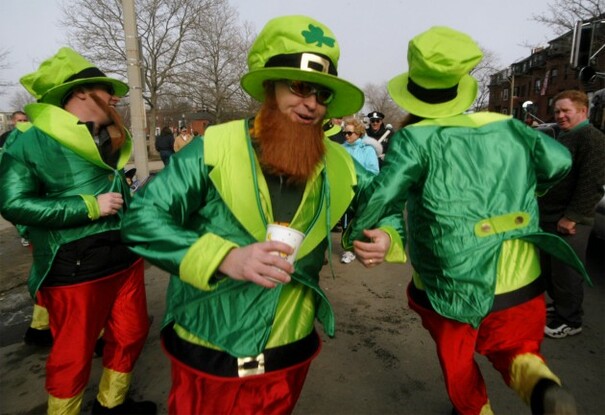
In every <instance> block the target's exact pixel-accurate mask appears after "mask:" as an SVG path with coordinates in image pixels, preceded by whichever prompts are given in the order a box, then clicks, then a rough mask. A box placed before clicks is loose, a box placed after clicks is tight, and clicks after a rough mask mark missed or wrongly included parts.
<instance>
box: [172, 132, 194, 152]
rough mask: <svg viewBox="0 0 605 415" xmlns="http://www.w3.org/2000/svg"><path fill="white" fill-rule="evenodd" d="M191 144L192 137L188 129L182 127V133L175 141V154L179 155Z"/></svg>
mask: <svg viewBox="0 0 605 415" xmlns="http://www.w3.org/2000/svg"><path fill="white" fill-rule="evenodd" d="M189 143H191V136H190V135H189V132H188V131H187V127H182V128H181V132H180V133H179V135H177V136H176V138H175V139H174V152H175V153H178V152H179V151H181V150H182V149H183V147H185V146H186V145H187V144H189Z"/></svg>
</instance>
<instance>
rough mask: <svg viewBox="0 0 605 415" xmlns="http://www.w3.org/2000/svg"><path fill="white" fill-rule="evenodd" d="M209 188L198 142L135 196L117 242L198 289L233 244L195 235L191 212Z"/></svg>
mask: <svg viewBox="0 0 605 415" xmlns="http://www.w3.org/2000/svg"><path fill="white" fill-rule="evenodd" d="M209 186H211V184H210V181H209V178H208V168H207V166H206V165H205V164H204V160H203V141H202V140H195V142H193V143H191V145H188V146H186V148H183V150H182V151H181V152H179V154H178V156H175V157H173V158H172V159H171V161H170V163H169V164H168V165H167V166H166V167H164V169H163V170H162V171H161V172H160V173H159V174H157V175H156V176H155V177H154V178H152V179H151V180H150V181H149V183H147V184H146V185H145V187H143V188H142V189H141V190H140V191H139V192H137V193H135V195H134V197H133V200H132V203H131V205H130V207H129V209H128V210H127V212H126V214H125V216H124V219H123V222H122V239H123V240H124V241H125V243H126V244H128V245H129V246H130V248H131V249H132V250H133V251H134V252H136V253H137V254H139V255H141V256H142V257H144V258H146V259H147V260H149V262H151V263H153V264H154V265H156V266H158V267H160V268H161V269H163V270H165V271H167V272H169V273H171V274H174V275H179V276H180V277H181V279H183V280H185V281H186V282H188V283H190V284H191V285H194V286H196V287H198V288H201V289H210V288H211V287H210V286H209V280H210V278H211V277H212V275H214V272H215V270H216V268H217V267H218V265H219V264H220V263H221V262H222V259H223V258H224V256H225V255H226V254H227V252H228V251H229V250H230V249H231V248H232V247H234V246H235V245H234V244H233V243H231V242H229V241H226V240H224V239H223V238H220V237H219V236H217V235H214V234H210V233H207V234H205V235H200V230H199V223H197V222H196V221H197V220H198V219H199V218H197V213H198V212H199V210H200V209H201V207H202V206H203V205H204V203H205V198H206V194H207V191H208V188H209Z"/></svg>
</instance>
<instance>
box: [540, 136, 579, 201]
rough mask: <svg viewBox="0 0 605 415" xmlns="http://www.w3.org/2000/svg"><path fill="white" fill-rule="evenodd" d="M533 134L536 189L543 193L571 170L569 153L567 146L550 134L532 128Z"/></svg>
mask: <svg viewBox="0 0 605 415" xmlns="http://www.w3.org/2000/svg"><path fill="white" fill-rule="evenodd" d="M532 131H533V134H535V145H534V149H533V160H534V163H535V164H534V169H535V172H536V180H537V185H536V191H537V193H538V195H543V194H544V193H546V192H547V191H548V189H550V188H551V187H553V186H554V185H555V184H557V183H558V182H559V181H561V180H562V179H563V178H564V177H565V176H567V174H568V173H569V171H570V170H571V154H569V151H568V150H567V148H566V147H565V146H564V145H562V144H561V143H559V142H558V141H556V140H555V139H553V138H551V137H550V136H548V135H546V134H544V133H542V132H540V131H537V130H532Z"/></svg>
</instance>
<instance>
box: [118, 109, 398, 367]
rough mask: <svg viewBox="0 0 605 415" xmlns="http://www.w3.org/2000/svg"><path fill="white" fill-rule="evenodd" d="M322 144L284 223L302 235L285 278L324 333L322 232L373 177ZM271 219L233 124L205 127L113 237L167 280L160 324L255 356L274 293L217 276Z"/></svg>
mask: <svg viewBox="0 0 605 415" xmlns="http://www.w3.org/2000/svg"><path fill="white" fill-rule="evenodd" d="M325 145H326V148H327V152H326V155H325V162H324V163H323V164H322V165H321V166H319V167H318V168H317V170H316V172H315V173H314V175H313V177H312V178H311V179H310V180H309V181H308V182H307V185H306V188H305V190H304V194H303V198H302V201H301V204H300V206H299V208H298V210H297V212H296V214H295V215H294V218H293V219H292V222H291V223H290V226H291V227H293V228H295V229H298V230H300V231H302V232H304V233H305V235H306V237H305V239H304V242H303V243H302V245H301V247H300V250H299V252H298V257H297V261H296V263H295V272H294V274H293V275H292V278H293V279H294V280H295V281H297V282H298V283H300V284H303V285H305V286H307V287H310V288H312V289H313V290H314V293H315V309H316V314H317V318H318V319H319V321H320V322H321V323H323V325H324V329H325V331H326V332H327V333H328V334H329V335H333V334H334V313H333V311H332V308H331V306H330V304H329V302H328V299H327V298H326V295H325V294H324V292H323V291H322V290H321V288H320V287H319V285H318V279H319V271H320V270H321V268H322V266H323V260H324V255H325V251H326V247H327V245H328V240H329V236H330V229H332V227H333V226H334V225H335V224H336V222H337V221H338V219H339V218H340V217H341V216H342V214H343V213H344V212H345V210H346V209H347V207H348V206H349V205H350V204H351V203H353V205H355V203H356V198H355V194H356V192H357V191H359V190H360V189H363V188H365V187H367V186H368V185H369V183H370V181H371V179H372V175H371V174H369V173H367V172H366V171H365V170H364V169H363V168H362V167H361V166H359V165H358V164H354V162H353V160H352V159H351V157H350V156H349V155H348V154H347V153H346V152H345V151H344V150H343V149H342V148H341V147H340V146H339V145H338V144H336V143H333V142H331V141H329V140H327V139H326V140H325ZM401 216H402V212H401V211H399V213H398V214H387V215H385V219H383V220H382V221H380V225H381V226H385V228H388V229H389V230H390V232H389V233H390V234H391V237H392V239H393V244H392V248H391V250H390V252H389V260H391V261H403V260H404V256H403V255H404V252H403V243H402V237H403V230H402V228H401ZM272 221H273V213H272V204H271V199H270V195H269V190H268V187H267V183H266V181H265V178H264V176H263V173H262V170H261V168H260V165H259V163H258V160H257V158H256V155H255V152H254V150H253V148H252V145H251V140H250V136H249V132H248V125H247V123H246V122H245V121H243V120H241V121H234V122H230V123H227V124H221V125H217V126H214V127H210V128H209V129H208V130H207V131H206V133H205V136H204V137H203V138H199V139H195V140H194V141H193V142H192V143H191V144H189V145H188V146H187V147H185V148H184V149H183V150H182V151H180V152H179V153H178V154H177V155H176V156H173V158H172V159H171V161H170V164H169V165H168V166H166V167H165V168H164V170H163V171H162V172H160V173H159V174H158V175H157V176H156V177H155V178H154V179H152V180H151V181H150V182H149V183H148V184H147V185H146V186H145V187H144V188H143V189H142V190H141V191H140V192H137V194H136V195H135V197H134V199H133V203H132V205H131V208H130V209H129V211H128V213H127V214H126V216H125V218H124V224H123V229H122V235H123V238H124V239H125V241H126V242H127V243H129V244H130V245H131V246H132V249H133V250H134V251H135V252H136V253H137V254H139V255H141V256H143V257H145V258H147V259H148V260H149V261H150V262H152V263H154V264H155V265H157V266H159V267H160V268H162V269H164V270H167V271H168V272H170V273H171V274H172V276H171V279H170V284H169V288H168V294H167V307H166V308H167V309H166V315H165V318H164V325H167V324H170V323H172V322H176V323H177V324H179V325H180V326H182V327H184V328H185V329H186V330H187V331H188V332H190V333H192V334H194V335H195V336H197V337H199V338H201V339H203V340H205V341H208V342H210V343H212V344H214V345H216V346H218V347H220V348H221V349H223V350H225V351H227V352H229V353H230V354H232V355H234V356H256V355H258V354H259V353H260V352H262V351H263V350H264V348H265V344H266V342H267V340H268V338H269V334H270V332H271V327H272V323H273V321H274V317H275V311H276V307H277V304H278V299H279V297H280V293H281V289H282V287H283V286H281V285H279V286H278V287H276V288H274V289H266V288H263V287H260V286H258V285H256V284H253V283H250V282H247V281H236V280H233V279H231V278H225V277H224V276H222V275H220V274H219V273H217V268H218V266H219V265H220V263H221V262H222V261H223V258H224V257H225V255H227V253H228V252H229V250H231V249H232V248H234V247H238V246H245V245H249V244H252V243H255V242H258V241H263V240H265V234H266V229H267V224H268V223H271V222H272ZM292 324H297V322H296V319H292Z"/></svg>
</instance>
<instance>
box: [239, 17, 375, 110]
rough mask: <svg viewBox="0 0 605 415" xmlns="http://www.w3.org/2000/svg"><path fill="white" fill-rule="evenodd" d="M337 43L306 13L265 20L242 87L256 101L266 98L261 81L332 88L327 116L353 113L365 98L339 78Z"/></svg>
mask: <svg viewBox="0 0 605 415" xmlns="http://www.w3.org/2000/svg"><path fill="white" fill-rule="evenodd" d="M339 57H340V47H339V46H338V42H337V41H336V38H335V37H334V33H332V31H331V30H330V29H329V28H328V27H327V26H325V25H324V24H323V23H320V22H318V21H316V20H314V19H312V18H310V17H307V16H283V17H277V18H275V19H272V20H270V21H269V22H267V24H266V25H265V27H264V28H263V30H261V32H260V33H259V34H258V36H257V38H256V40H255V41H254V44H253V45H252V48H251V49H250V53H249V54H248V69H249V72H248V73H247V74H245V75H244V76H243V77H242V80H241V84H242V88H244V90H245V91H246V92H247V93H248V94H250V95H251V96H252V97H253V98H255V99H257V100H258V101H263V100H264V98H265V90H264V87H263V83H264V82H265V81H268V80H282V79H290V80H297V81H305V82H311V83H314V84H318V85H321V86H324V87H326V88H329V89H331V90H332V91H333V92H334V98H333V99H332V101H330V103H329V104H328V105H327V115H326V118H330V117H341V116H344V115H350V114H354V113H356V112H357V111H358V110H359V109H360V108H361V107H362V106H363V102H364V95H363V92H362V91H361V90H360V89H359V88H357V87H356V86H355V85H353V84H352V83H350V82H347V81H345V80H343V79H341V78H338V72H337V65H338V58H339Z"/></svg>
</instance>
